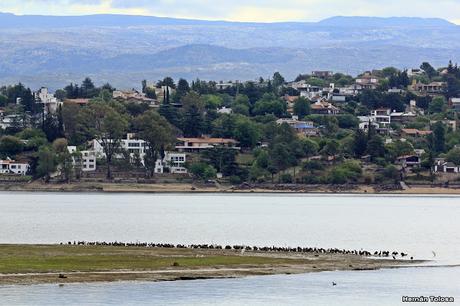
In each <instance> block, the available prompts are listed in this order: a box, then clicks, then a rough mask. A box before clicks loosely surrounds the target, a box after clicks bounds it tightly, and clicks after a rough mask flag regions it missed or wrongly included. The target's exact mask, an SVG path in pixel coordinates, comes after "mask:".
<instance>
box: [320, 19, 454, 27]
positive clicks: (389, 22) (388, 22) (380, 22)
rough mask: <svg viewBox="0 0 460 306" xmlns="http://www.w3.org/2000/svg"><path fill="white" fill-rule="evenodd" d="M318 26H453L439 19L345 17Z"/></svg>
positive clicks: (329, 20)
mask: <svg viewBox="0 0 460 306" xmlns="http://www.w3.org/2000/svg"><path fill="white" fill-rule="evenodd" d="M318 24H320V25H325V26H340V27H449V26H454V27H455V26H456V25H455V24H453V23H451V22H449V21H447V20H444V19H441V18H418V17H389V18H383V17H358V16H356V17H345V16H336V17H331V18H328V19H324V20H322V21H320V22H319V23H318Z"/></svg>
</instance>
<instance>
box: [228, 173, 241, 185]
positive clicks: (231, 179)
mask: <svg viewBox="0 0 460 306" xmlns="http://www.w3.org/2000/svg"><path fill="white" fill-rule="evenodd" d="M228 180H229V182H230V184H232V185H238V184H241V183H242V180H241V178H240V177H239V176H237V175H232V176H230V177H229V178H228Z"/></svg>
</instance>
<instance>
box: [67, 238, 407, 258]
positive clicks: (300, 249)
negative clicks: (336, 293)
mask: <svg viewBox="0 0 460 306" xmlns="http://www.w3.org/2000/svg"><path fill="white" fill-rule="evenodd" d="M63 244H64V243H61V245H63ZM66 244H67V245H84V246H115V247H144V248H168V249H174V248H176V249H203V250H236V251H241V252H245V251H256V252H279V253H315V254H343V255H357V256H365V257H384V258H389V257H390V256H391V257H392V258H393V259H397V257H398V256H400V257H401V258H405V257H407V256H408V254H407V253H404V252H396V251H394V252H390V251H375V252H369V251H365V250H359V251H358V250H345V249H338V248H329V249H325V248H312V247H276V246H264V247H258V246H245V245H225V246H222V245H217V244H190V245H185V244H172V243H148V242H118V241H115V242H104V241H94V242H88V241H73V242H72V241H69V242H67V243H66ZM410 259H411V260H413V259H414V258H413V257H410Z"/></svg>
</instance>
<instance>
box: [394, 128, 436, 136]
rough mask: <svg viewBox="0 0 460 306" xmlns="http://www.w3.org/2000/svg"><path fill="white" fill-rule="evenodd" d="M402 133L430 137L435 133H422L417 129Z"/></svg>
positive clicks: (403, 130) (402, 130) (406, 130)
mask: <svg viewBox="0 0 460 306" xmlns="http://www.w3.org/2000/svg"><path fill="white" fill-rule="evenodd" d="M401 132H403V133H406V134H408V135H422V136H425V135H430V134H432V133H433V132H432V131H420V130H417V129H401Z"/></svg>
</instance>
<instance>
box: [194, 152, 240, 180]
mask: <svg viewBox="0 0 460 306" xmlns="http://www.w3.org/2000/svg"><path fill="white" fill-rule="evenodd" d="M237 155H238V151H236V150H233V149H229V148H214V149H211V150H206V151H204V152H203V154H202V156H203V158H204V159H206V161H207V163H208V165H211V166H213V167H214V168H215V169H216V170H217V171H218V172H219V173H222V174H223V175H224V176H233V175H235V176H239V175H240V169H239V167H238V164H237V163H236V157H237Z"/></svg>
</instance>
